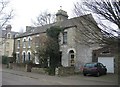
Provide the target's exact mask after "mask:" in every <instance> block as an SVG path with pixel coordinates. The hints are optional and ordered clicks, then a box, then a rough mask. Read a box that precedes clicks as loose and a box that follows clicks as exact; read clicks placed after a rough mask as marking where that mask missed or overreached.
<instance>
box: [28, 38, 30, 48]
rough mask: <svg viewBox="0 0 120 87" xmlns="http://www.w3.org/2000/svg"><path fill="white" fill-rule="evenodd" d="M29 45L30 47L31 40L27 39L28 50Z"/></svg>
mask: <svg viewBox="0 0 120 87" xmlns="http://www.w3.org/2000/svg"><path fill="white" fill-rule="evenodd" d="M30 45H31V39H30V38H29V39H28V47H29V48H30Z"/></svg>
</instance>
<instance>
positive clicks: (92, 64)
mask: <svg viewBox="0 0 120 87" xmlns="http://www.w3.org/2000/svg"><path fill="white" fill-rule="evenodd" d="M96 66H97V65H96V64H94V63H87V64H85V67H96Z"/></svg>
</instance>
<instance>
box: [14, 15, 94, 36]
mask: <svg viewBox="0 0 120 87" xmlns="http://www.w3.org/2000/svg"><path fill="white" fill-rule="evenodd" d="M83 17H84V18H85V17H89V18H92V20H94V19H93V17H92V15H91V14H87V15H83V16H80V17H74V18H71V19H67V20H65V21H60V22H55V23H52V24H47V25H44V26H38V27H32V29H31V30H29V31H27V32H24V33H22V34H20V35H19V36H17V37H16V38H20V37H25V36H30V35H35V34H39V33H45V32H46V30H47V29H49V28H50V27H51V26H60V27H63V28H67V27H73V26H77V25H78V20H84V18H83Z"/></svg>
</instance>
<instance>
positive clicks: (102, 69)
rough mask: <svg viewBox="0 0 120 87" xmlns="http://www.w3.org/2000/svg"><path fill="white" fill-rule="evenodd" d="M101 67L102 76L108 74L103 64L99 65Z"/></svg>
mask: <svg viewBox="0 0 120 87" xmlns="http://www.w3.org/2000/svg"><path fill="white" fill-rule="evenodd" d="M99 66H100V72H101V74H104V73H105V72H106V69H105V67H104V65H103V64H102V63H99Z"/></svg>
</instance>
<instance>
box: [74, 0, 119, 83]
mask: <svg viewBox="0 0 120 87" xmlns="http://www.w3.org/2000/svg"><path fill="white" fill-rule="evenodd" d="M74 11H75V14H76V15H78V16H79V15H84V14H87V13H94V14H96V15H97V17H98V20H99V21H100V20H108V21H110V22H112V23H114V24H115V25H117V27H118V29H114V27H111V26H109V25H110V23H109V24H108V25H107V24H105V23H104V22H101V21H100V22H99V23H100V24H99V25H100V26H102V28H101V29H100V31H101V32H102V35H103V38H102V39H99V38H98V39H99V40H100V41H102V43H104V44H106V45H109V46H111V47H112V48H113V46H114V48H115V55H116V58H115V60H116V62H115V63H116V64H117V69H118V83H119V85H120V54H119V53H120V47H119V46H118V44H120V1H119V0H99V1H98V0H94V1H91V2H88V0H84V2H83V3H82V4H81V3H79V2H77V3H76V4H75V8H74ZM84 20H87V21H88V22H90V23H92V24H93V25H94V24H95V23H94V22H92V21H91V20H89V19H88V18H86V17H84ZM79 21H80V23H82V21H81V20H79ZM87 27H89V28H88V29H87V31H88V32H89V33H91V34H92V32H91V31H90V30H89V29H90V26H89V25H88V26H87ZM79 31H81V30H80V29H79ZM81 32H82V31H81ZM88 32H87V33H84V32H82V33H84V36H87V34H88ZM115 33H116V34H117V35H116V36H115ZM92 35H93V34H92ZM96 35H97V34H95V35H93V37H95V36H96ZM97 36H98V35H97ZM87 38H89V37H87Z"/></svg>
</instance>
